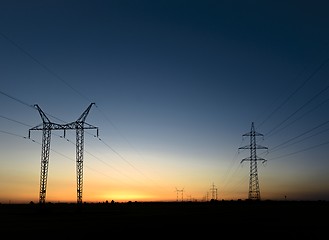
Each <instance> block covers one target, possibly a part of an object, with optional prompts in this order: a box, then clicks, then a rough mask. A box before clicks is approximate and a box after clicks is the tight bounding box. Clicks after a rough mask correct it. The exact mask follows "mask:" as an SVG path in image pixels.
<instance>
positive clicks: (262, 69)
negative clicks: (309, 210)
mask: <svg viewBox="0 0 329 240" xmlns="http://www.w3.org/2000/svg"><path fill="white" fill-rule="evenodd" d="M328 9H329V3H328V2H327V1H319V0H315V1H292V0H287V1H239V0H233V1H210V0H202V1H193V0H192V1H191V0H190V1H182V0H175V1H171V0H167V1H162V0H158V1H147V0H139V1H132V0H131V1H127V0H120V1H111V0H109V1H101V0H92V1H87V0H79V1H75V0H69V1H63V0H56V1H54V0H49V1H38V0H31V1H23V0H15V1H7V0H1V1H0V53H1V54H0V66H1V71H0V79H1V85H0V86H1V87H0V123H1V126H0V153H1V154H0V166H1V167H0V202H1V203H21V202H23V203H25V202H30V201H33V202H38V201H39V190H40V189H39V188H40V169H41V155H42V152H41V150H42V147H41V143H42V131H41V130H40V131H38V130H30V129H31V128H33V127H36V126H39V124H42V119H41V117H40V115H39V112H38V110H37V108H36V107H35V105H36V104H37V105H38V106H39V107H40V109H42V111H43V112H44V113H45V114H46V116H47V117H48V118H49V120H50V121H51V122H52V123H57V124H65V123H71V122H75V121H76V120H77V119H78V118H79V117H80V116H81V114H82V113H83V112H84V111H85V110H86V109H87V107H88V106H89V105H90V104H92V103H94V104H93V105H92V107H91V108H90V111H89V113H88V115H87V117H86V120H85V123H87V124H89V125H91V126H93V127H94V128H93V129H85V130H84V138H83V139H84V145H83V147H84V151H83V193H82V201H84V202H104V201H112V200H113V201H116V202H126V201H208V200H210V199H218V200H237V199H247V198H248V191H249V178H250V177H249V175H250V169H249V168H250V161H248V158H249V157H250V154H251V153H250V150H249V149H243V148H244V147H245V146H247V147H248V146H250V137H248V136H245V135H244V134H247V133H249V132H250V131H251V126H252V124H254V128H255V130H256V132H257V133H259V136H256V137H255V138H256V144H257V146H258V148H257V156H258V157H259V158H262V159H264V160H265V161H257V173H258V179H259V190H260V196H261V199H263V200H329V174H328V173H329V159H328V147H329V140H328V139H329V138H328V137H329V131H328V130H329V101H328V100H329V82H328V79H329V78H328V77H329V31H328V25H329V15H328ZM41 126H42V125H41ZM97 129H98V135H97ZM29 133H30V137H29ZM75 137H76V136H75V131H74V130H67V131H66V134H65V136H64V132H63V131H62V130H52V131H51V143H50V149H51V151H50V155H49V165H48V175H47V185H46V186H47V191H46V202H76V201H77V195H76V194H77V174H76V155H75V154H76V141H75ZM261 146H263V147H265V148H261Z"/></svg>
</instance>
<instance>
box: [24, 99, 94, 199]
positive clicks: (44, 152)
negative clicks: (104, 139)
mask: <svg viewBox="0 0 329 240" xmlns="http://www.w3.org/2000/svg"><path fill="white" fill-rule="evenodd" d="M93 104H94V103H91V104H90V105H89V106H88V108H87V109H86V110H85V111H84V112H83V113H82V114H81V116H80V117H79V118H78V119H77V120H76V121H75V122H71V123H67V124H58V123H53V122H51V121H50V120H49V118H48V117H47V116H46V114H45V113H44V112H43V111H42V110H41V108H40V107H39V106H38V105H37V104H35V105H34V106H35V107H36V108H37V110H38V111H39V114H40V116H41V119H42V124H39V125H38V126H35V127H33V128H31V129H29V138H30V131H31V130H42V149H41V172H40V192H39V203H45V202H46V188H47V178H48V165H49V152H50V139H51V131H52V130H64V137H65V133H66V130H73V129H75V131H76V176H77V203H82V188H83V149H84V129H97V137H98V128H97V127H94V126H92V125H90V124H88V123H86V122H85V120H86V117H87V115H88V113H89V111H90V108H91V106H92V105H93Z"/></svg>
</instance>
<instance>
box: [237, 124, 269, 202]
mask: <svg viewBox="0 0 329 240" xmlns="http://www.w3.org/2000/svg"><path fill="white" fill-rule="evenodd" d="M242 136H249V137H250V144H249V145H246V146H244V147H240V148H239V149H250V157H248V158H244V159H242V160H241V163H242V162H244V161H249V162H250V177H249V193H248V199H249V200H261V197H260V189H259V180H258V170H257V162H258V161H262V162H266V161H267V160H265V159H263V158H260V157H258V156H257V153H256V150H257V149H267V147H264V146H261V145H258V144H257V143H256V137H258V136H264V135H263V134H261V133H258V132H256V131H255V127H254V123H253V122H252V123H251V130H250V132H248V133H245V134H243V135H242Z"/></svg>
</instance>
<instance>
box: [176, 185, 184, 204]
mask: <svg viewBox="0 0 329 240" xmlns="http://www.w3.org/2000/svg"><path fill="white" fill-rule="evenodd" d="M176 192H177V200H176V201H177V202H178V192H180V193H181V201H182V202H183V192H184V188H183V189H177V188H176Z"/></svg>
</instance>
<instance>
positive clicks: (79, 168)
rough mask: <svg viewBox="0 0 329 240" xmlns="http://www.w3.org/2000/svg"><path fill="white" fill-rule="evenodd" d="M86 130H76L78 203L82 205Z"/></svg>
mask: <svg viewBox="0 0 329 240" xmlns="http://www.w3.org/2000/svg"><path fill="white" fill-rule="evenodd" d="M83 139H84V129H83V126H81V128H79V127H77V129H76V172H77V203H82V188H83V147H84V146H83V145H84V140H83Z"/></svg>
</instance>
